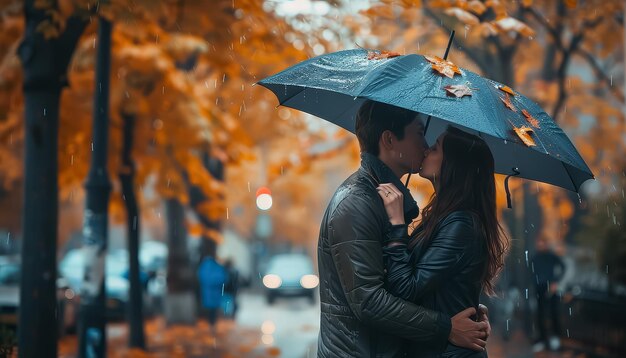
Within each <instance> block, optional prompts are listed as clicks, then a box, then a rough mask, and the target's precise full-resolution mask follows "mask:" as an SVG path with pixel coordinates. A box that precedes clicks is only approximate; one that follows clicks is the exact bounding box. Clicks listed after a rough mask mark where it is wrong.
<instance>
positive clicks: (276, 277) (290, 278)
mask: <svg viewBox="0 0 626 358" xmlns="http://www.w3.org/2000/svg"><path fill="white" fill-rule="evenodd" d="M318 285H319V278H318V276H317V275H316V274H315V271H314V269H313V262H312V261H311V258H310V257H309V256H307V255H304V254H279V255H276V256H274V257H272V258H271V259H270V261H269V262H268V265H267V269H266V270H265V275H264V276H263V286H265V288H266V293H267V302H268V303H269V304H272V303H274V301H275V300H276V298H277V297H279V296H280V297H302V296H304V297H308V298H309V300H310V301H311V303H314V302H315V288H316V287H317V286H318Z"/></svg>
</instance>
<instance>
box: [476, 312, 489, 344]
mask: <svg viewBox="0 0 626 358" xmlns="http://www.w3.org/2000/svg"><path fill="white" fill-rule="evenodd" d="M478 322H486V323H487V329H486V330H485V333H486V334H487V337H485V341H486V340H487V339H489V336H491V324H490V323H489V308H487V306H485V305H483V304H479V305H478Z"/></svg>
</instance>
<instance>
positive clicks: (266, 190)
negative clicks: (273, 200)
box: [256, 186, 272, 197]
mask: <svg viewBox="0 0 626 358" xmlns="http://www.w3.org/2000/svg"><path fill="white" fill-rule="evenodd" d="M261 194H267V195H272V191H271V190H270V189H269V188H267V187H264V186H262V187H260V188H259V189H257V191H256V196H257V197H258V196H259V195H261Z"/></svg>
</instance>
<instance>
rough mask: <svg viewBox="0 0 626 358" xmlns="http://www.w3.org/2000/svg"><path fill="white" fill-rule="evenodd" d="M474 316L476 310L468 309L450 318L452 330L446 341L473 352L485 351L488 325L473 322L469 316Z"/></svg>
mask: <svg viewBox="0 0 626 358" xmlns="http://www.w3.org/2000/svg"><path fill="white" fill-rule="evenodd" d="M475 314H476V309H475V308H473V307H470V308H468V309H466V310H465V311H462V312H460V313H457V314H456V315H455V316H454V317H452V330H451V331H450V337H449V338H448V340H449V341H450V343H452V344H454V345H455V346H459V347H463V348H469V349H472V350H475V351H478V352H480V351H483V350H485V346H486V345H487V341H486V339H487V336H488V334H487V329H488V328H489V323H487V322H484V321H481V322H474V321H473V320H472V319H471V316H474V315H475Z"/></svg>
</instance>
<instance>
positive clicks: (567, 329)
mask: <svg viewBox="0 0 626 358" xmlns="http://www.w3.org/2000/svg"><path fill="white" fill-rule="evenodd" d="M567 338H569V328H568V329H567Z"/></svg>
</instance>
